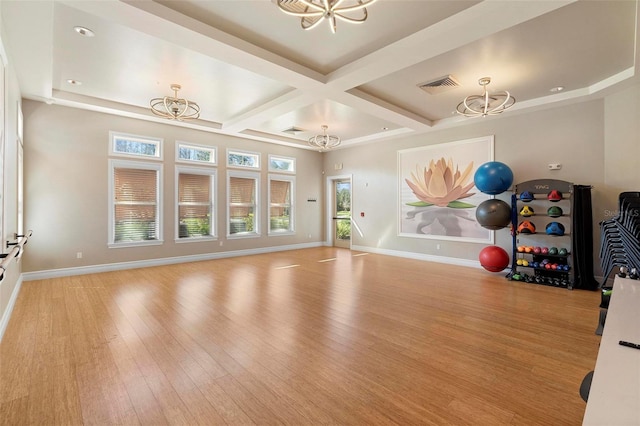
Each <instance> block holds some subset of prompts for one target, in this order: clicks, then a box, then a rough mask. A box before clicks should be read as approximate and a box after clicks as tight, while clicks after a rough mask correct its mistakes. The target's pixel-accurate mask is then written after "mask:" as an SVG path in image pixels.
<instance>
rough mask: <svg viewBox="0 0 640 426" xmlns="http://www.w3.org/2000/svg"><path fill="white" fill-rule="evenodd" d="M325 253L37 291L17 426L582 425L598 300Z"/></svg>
mask: <svg viewBox="0 0 640 426" xmlns="http://www.w3.org/2000/svg"><path fill="white" fill-rule="evenodd" d="M503 275H504V274H490V273H488V272H486V271H484V270H479V269H472V268H462V267H454V266H450V265H442V264H435V263H428V262H423V261H417V260H410V259H402V258H395V257H387V256H382V255H376V254H367V253H358V252H351V251H348V250H343V249H334V248H316V249H308V250H299V251H289V252H279V253H272V254H266V255H257V256H250V257H242V258H230V259H222V260H214V261H205V262H197V263H188V264H180V265H170V266H163V267H155V268H147V269H136V270H127V271H119V272H112V273H103V274H94V275H84V276H75V277H66V278H56V279H49V280H41V281H31V282H25V283H23V285H22V290H21V292H20V295H19V297H18V301H17V303H16V306H15V308H14V311H13V316H12V318H11V321H10V323H9V326H8V328H7V331H6V333H5V336H4V339H3V341H2V344H1V347H0V349H1V353H0V356H1V358H0V362H1V365H0V374H1V376H0V379H1V392H0V398H1V399H0V404H1V405H0V422H2V424H17V425H21V424H40V425H44V424H56V425H58V424H59V425H62V424H100V425H107V424H123V425H133V424H147V425H161V424H180V425H195V424H206V425H212V424H232V425H235V424H260V425H262V424H291V425H303V424H340V425H351V424H353V425H356V424H357V425H364V424H366V425H373V424H400V425H409V424H435V425H446V424H453V425H462V424H473V425H511V424H514V425H515V424H519V425H579V424H580V423H581V421H582V415H583V413H584V409H585V403H584V402H583V401H582V400H581V399H580V396H579V395H578V388H579V385H580V382H581V380H582V378H583V376H584V375H585V374H586V373H587V372H588V371H589V370H591V369H593V366H594V365H595V359H596V355H597V351H598V343H599V337H598V336H595V335H594V330H595V327H596V325H597V318H598V304H599V294H598V293H597V292H588V291H583V290H573V291H569V290H565V289H559V288H550V287H544V286H537V285H534V284H524V283H516V282H509V281H507V280H506V279H504V278H503Z"/></svg>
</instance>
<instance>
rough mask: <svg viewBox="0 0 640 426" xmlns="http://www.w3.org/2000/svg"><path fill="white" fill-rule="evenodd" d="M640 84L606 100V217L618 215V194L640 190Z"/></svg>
mask: <svg viewBox="0 0 640 426" xmlns="http://www.w3.org/2000/svg"><path fill="white" fill-rule="evenodd" d="M639 118H640V85H637V86H634V87H631V88H629V89H626V90H624V91H621V92H618V93H616V94H614V95H611V96H609V97H607V98H606V100H605V123H604V130H605V151H604V178H605V184H606V188H607V190H608V191H607V204H606V207H607V209H606V211H604V212H601V214H602V215H603V216H604V217H605V218H610V217H611V216H615V215H616V214H617V213H618V194H619V193H620V192H623V191H640V119H639Z"/></svg>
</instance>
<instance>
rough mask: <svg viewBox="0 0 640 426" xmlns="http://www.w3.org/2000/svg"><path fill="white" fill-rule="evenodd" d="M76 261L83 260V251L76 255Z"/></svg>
mask: <svg viewBox="0 0 640 426" xmlns="http://www.w3.org/2000/svg"><path fill="white" fill-rule="evenodd" d="M76 259H82V252H81V251H79V252H77V253H76Z"/></svg>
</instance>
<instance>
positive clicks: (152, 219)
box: [113, 167, 158, 243]
mask: <svg viewBox="0 0 640 426" xmlns="http://www.w3.org/2000/svg"><path fill="white" fill-rule="evenodd" d="M113 181H114V188H113V189H114V200H113V208H114V234H113V235H114V241H113V242H114V243H118V242H133V241H148V240H156V239H158V172H157V171H156V170H150V169H136V168H126V167H115V168H114V169H113Z"/></svg>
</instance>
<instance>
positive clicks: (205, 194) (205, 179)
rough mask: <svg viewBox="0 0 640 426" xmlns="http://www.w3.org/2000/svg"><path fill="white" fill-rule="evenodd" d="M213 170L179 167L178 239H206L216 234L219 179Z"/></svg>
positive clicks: (177, 169) (177, 193)
mask: <svg viewBox="0 0 640 426" xmlns="http://www.w3.org/2000/svg"><path fill="white" fill-rule="evenodd" d="M215 178H216V172H215V170H212V169H203V168H193V167H182V166H178V167H177V168H176V179H177V184H176V200H178V203H177V206H176V208H177V213H176V217H177V222H176V226H177V232H176V235H177V236H178V238H177V240H183V241H186V240H187V239H189V240H191V239H198V240H205V239H211V238H212V237H215V236H216V227H215V223H216V221H215V209H214V205H215V203H214V200H215V188H216V185H215V182H216V179H215Z"/></svg>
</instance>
